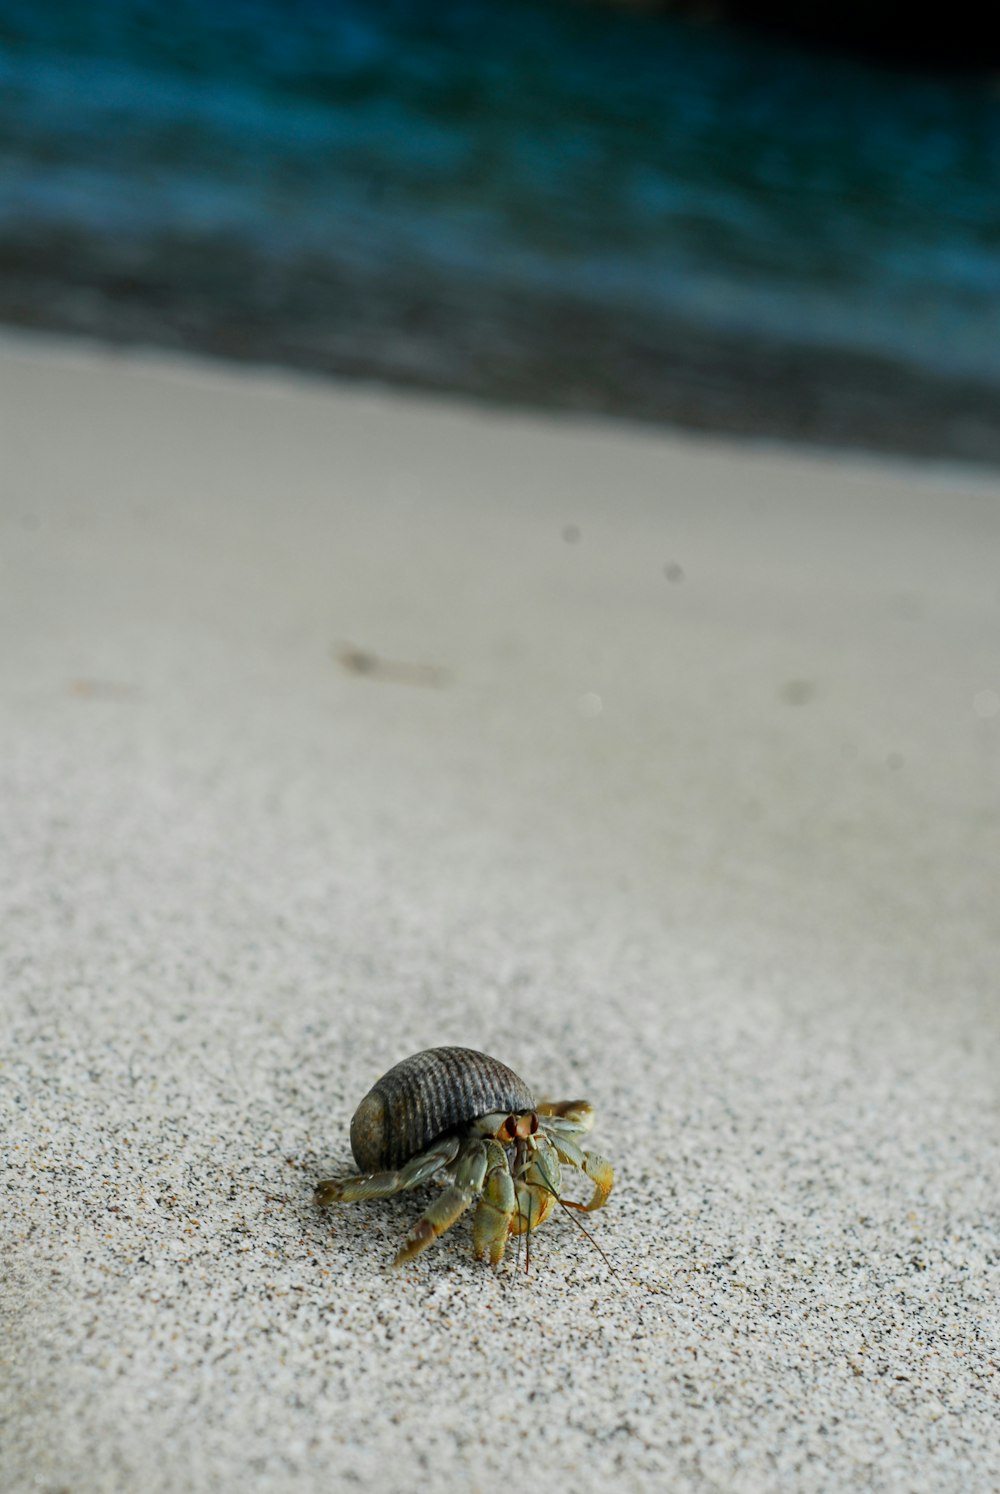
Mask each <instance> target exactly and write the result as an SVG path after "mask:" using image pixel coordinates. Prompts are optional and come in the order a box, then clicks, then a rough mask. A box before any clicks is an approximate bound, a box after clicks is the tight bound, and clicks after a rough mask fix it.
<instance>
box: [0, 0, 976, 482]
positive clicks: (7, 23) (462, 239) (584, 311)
mask: <svg viewBox="0 0 1000 1494" xmlns="http://www.w3.org/2000/svg"><path fill="white" fill-rule="evenodd" d="M0 272H2V274H0V316H2V317H3V318H5V319H7V320H8V321H13V322H18V323H21V324H28V325H41V326H56V327H62V328H66V329H69V330H79V331H85V332H96V333H97V334H99V335H105V336H110V337H115V338H124V339H131V340H142V341H147V342H149V341H151V342H157V343H161V344H167V345H172V346H185V347H200V348H205V349H208V350H211V351H216V352H221V353H224V354H228V355H231V356H238V357H251V358H263V359H277V360H280V361H286V362H291V363H296V364H300V365H303V366H308V367H316V368H322V369H327V370H329V371H331V372H337V373H346V374H355V375H357V374H362V375H374V376H376V377H388V378H392V379H397V380H403V381H406V382H412V383H416V384H421V385H424V386H431V387H441V388H450V389H463V390H467V391H469V392H471V393H474V394H479V395H485V396H487V397H492V398H500V399H516V400H524V401H529V402H541V403H546V404H550V403H555V404H562V405H566V406H569V407H575V408H585V409H600V410H606V411H621V412H625V413H628V414H632V415H636V416H640V417H649V418H665V419H675V420H680V421H682V422H686V423H689V424H696V425H707V426H717V427H722V428H731V429H741V430H751V431H758V432H761V433H765V434H779V435H793V436H794V435H802V436H806V437H810V438H816V439H821V440H834V441H839V440H844V441H849V442H856V443H859V444H864V445H876V446H880V445H881V446H890V447H903V448H909V449H914V450H933V451H938V452H942V453H946V454H954V455H968V456H973V457H986V458H987V459H996V460H1000V431H998V429H997V427H998V425H1000V422H997V420H996V418H995V417H996V413H997V410H998V409H1000V93H998V91H997V90H996V89H995V88H991V86H990V85H989V84H988V83H976V82H970V81H968V80H964V81H958V80H947V79H933V78H930V77H920V76H909V75H906V74H902V73H900V74H893V73H887V72H881V71H878V70H876V69H873V68H869V67H865V66H862V65H859V64H856V63H853V62H848V61H845V60H842V59H832V58H828V57H823V56H818V55H810V54H808V53H800V52H796V51H794V50H790V49H786V48H783V47H776V46H775V45H774V44H773V43H765V42H763V41H758V40H752V39H748V38H746V37H742V36H736V35H732V34H729V33H726V32H723V31H721V30H719V29H716V28H701V29H699V28H693V27H691V26H689V25H684V24H682V23H680V22H674V21H670V20H667V19H664V18H661V17H652V16H642V15H635V14H632V15H630V14H619V13H616V12H613V11H610V12H609V11H607V10H603V9H597V8H586V7H579V6H577V5H573V4H559V3H544V0H534V3H529V0H509V3H503V4H502V3H499V0H462V3H458V0H453V3H448V0H440V3H436V4H433V5H430V4H427V3H426V0H422V3H418V0H384V3H380V4H379V5H377V6H372V5H369V4H363V3H360V0H214V3H213V4H212V5H211V6H206V5H204V4H194V3H191V0H174V3H172V4H171V5H170V6H166V5H165V4H154V3H151V0H92V3H91V4H89V5H87V6H81V5H79V4H78V3H76V0H47V3H46V4H45V5H44V6H40V5H38V4H37V0H0Z"/></svg>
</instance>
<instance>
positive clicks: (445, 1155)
mask: <svg viewBox="0 0 1000 1494" xmlns="http://www.w3.org/2000/svg"><path fill="white" fill-rule="evenodd" d="M459 1145H460V1143H459V1140H458V1137H457V1136H446V1137H443V1138H442V1140H440V1141H436V1142H435V1143H434V1145H433V1146H432V1147H429V1148H428V1149H427V1151H426V1152H421V1153H420V1155H419V1157H411V1158H410V1160H409V1162H407V1163H406V1165H405V1167H401V1168H400V1169H399V1171H398V1172H370V1173H367V1174H359V1175H358V1176H357V1177H349V1178H327V1179H326V1180H325V1181H324V1182H322V1183H317V1184H316V1202H317V1203H318V1204H320V1205H324V1206H325V1205H326V1204H332V1203H357V1202H359V1201H360V1200H362V1199H369V1198H391V1197H392V1195H393V1194H394V1193H404V1192H405V1191H406V1190H407V1189H408V1188H419V1186H420V1184H421V1183H426V1181H427V1179H428V1178H431V1177H433V1176H434V1174H435V1173H436V1172H439V1171H440V1170H441V1168H442V1167H447V1165H448V1163H449V1162H451V1161H452V1160H453V1158H454V1157H456V1156H457V1155H458V1148H459Z"/></svg>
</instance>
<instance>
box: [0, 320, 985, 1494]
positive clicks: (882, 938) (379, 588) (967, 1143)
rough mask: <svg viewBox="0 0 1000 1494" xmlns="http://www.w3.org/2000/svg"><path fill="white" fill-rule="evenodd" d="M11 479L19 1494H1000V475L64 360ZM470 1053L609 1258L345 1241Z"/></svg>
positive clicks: (2, 566) (6, 564)
mask: <svg viewBox="0 0 1000 1494" xmlns="http://www.w3.org/2000/svg"><path fill="white" fill-rule="evenodd" d="M0 452H2V462H0V626H2V632H0V636H2V639H3V646H2V649H0V908H2V912H0V918H2V924H0V928H2V936H0V946H2V952H3V984H2V996H0V1002H2V1015H3V1027H2V1034H0V1135H2V1137H3V1166H2V1170H3V1185H4V1187H3V1197H4V1208H3V1212H2V1214H0V1247H2V1248H0V1285H2V1294H0V1345H2V1347H0V1429H2V1430H0V1486H2V1487H3V1488H4V1489H5V1490H11V1491H22V1490H36V1489H37V1490H44V1491H46V1494H56V1491H62V1490H70V1489H72V1490H73V1491H74V1494H96V1491H102V1494H103V1491H135V1490H142V1491H144V1494H146V1491H149V1494H155V1491H164V1494H166V1491H171V1494H172V1491H182V1490H183V1491H188V1490H191V1491H201V1490H206V1491H207V1490H223V1491H228V1490H238V1489H246V1488H250V1489H253V1490H255V1491H268V1490H275V1491H277V1490H294V1491H309V1490H313V1489H315V1490H320V1489H331V1488H333V1489H337V1488H341V1487H344V1488H347V1487H361V1488H367V1489H373V1490H378V1491H382V1490H385V1491H397V1490H398V1491H405V1490H412V1489H413V1488H415V1487H417V1486H419V1487H420V1488H421V1489H424V1490H439V1489H440V1490H455V1489H474V1490H482V1491H491V1490H495V1489H498V1488H502V1487H504V1488H506V1487H520V1486H524V1487H529V1486H534V1485H536V1484H537V1485H539V1486H542V1487H544V1486H546V1485H548V1486H550V1487H573V1488H575V1489H578V1490H591V1489H593V1490H598V1489H604V1490H606V1489H608V1488H615V1489H618V1488H620V1489H623V1490H632V1489H636V1490H644V1489H650V1490H652V1489H663V1488H669V1489H670V1490H672V1491H677V1494H685V1491H706V1490H720V1491H721V1490H725V1491H737V1494H738V1491H756V1490H788V1491H813V1490H815V1491H820V1490H838V1489H852V1490H856V1489H863V1490H873V1491H874V1490H885V1491H889V1490H907V1491H927V1494H941V1491H951V1490H954V1491H959V1490H962V1491H970V1490H971V1491H976V1490H983V1491H986V1490H995V1489H996V1488H997V1487H998V1486H1000V1407H998V1391H1000V1370H998V1365H1000V1312H998V1305H997V1304H998V1286H1000V1281H998V1277H1000V1269H998V1267H1000V1256H998V1228H1000V1205H998V1199H1000V1115H998V1106H997V1074H998V1073H1000V1012H998V1004H997V980H998V976H997V972H998V969H1000V918H998V916H997V876H998V866H1000V857H998V844H1000V566H998V556H1000V479H997V478H996V476H993V477H990V476H984V475H981V474H977V473H974V472H971V471H969V472H963V471H961V470H959V469H954V470H948V469H945V468H935V467H933V466H907V465H905V464H903V463H899V464H891V463H883V464H874V463H866V462H861V461H855V460H851V459H848V458H844V457H840V458H837V459H833V458H827V457H825V456H823V455H822V454H806V453H803V452H800V451H791V450H782V449H778V448H766V447H763V446H756V447H755V446H753V445H751V444H745V445H741V444H739V443H736V442H732V443H723V442H712V441H707V440H706V441H702V440H696V439H693V438H680V437H676V436H671V435H669V434H658V433H655V432H651V431H648V430H640V429H637V428H630V427H628V426H625V425H614V424H610V423H608V424H600V423H594V424H589V423H586V422H584V421H572V420H564V421H557V420H551V421H550V420H546V419H542V418H532V417H530V416H528V415H513V414H510V413H495V414H492V413H489V412H488V411H483V410H481V409H473V408H471V407H464V406H462V405H460V404H457V403H449V402H447V401H435V400H431V399H426V400H424V399H421V398H417V397H409V396H406V397H404V396H400V395H396V394H392V393H387V392H383V391H381V390H379V389H375V388H372V389H368V388H363V387H357V388H352V387H350V386H343V387H340V386H336V385H329V384H324V383H323V382H320V381H310V380H308V379H306V378H304V377H296V376H292V375H283V374H279V373H270V372H252V371H247V370H235V369H229V368H227V367H225V366H222V365H218V364H216V365H213V364H210V363H196V362H194V361H191V362H187V361H184V360H180V359H177V360H170V359H164V358H157V357H154V356H152V355H150V356H140V355H124V354H114V353H111V352H105V351H101V350H99V349H97V348H88V347H87V346H86V345H84V344H81V345H79V346H74V345H72V344H63V343H60V342H57V341H54V342H48V341H42V340H39V341H37V342H36V341H32V340H29V339H25V340H21V339H16V338H13V337H8V338H7V339H5V340H4V341H2V342H0ZM442 1043H459V1044H466V1045H469V1046H472V1047H476V1048H480V1049H484V1050H485V1051H487V1052H489V1053H493V1054H495V1055H496V1056H497V1057H498V1058H501V1059H503V1060H504V1061H505V1062H507V1063H509V1064H510V1065H511V1066H512V1067H513V1068H514V1069H515V1070H517V1072H519V1073H520V1074H522V1075H523V1076H524V1077H525V1079H526V1080H527V1081H528V1082H529V1083H530V1084H531V1085H533V1086H534V1087H535V1088H536V1090H537V1092H539V1093H540V1094H547V1095H551V1096H554V1097H556V1098H563V1097H575V1096H577V1095H585V1096H586V1097H588V1098H589V1099H590V1100H591V1101H592V1102H593V1103H594V1105H595V1107H596V1109H597V1127H596V1129H595V1132H594V1144H595V1145H596V1146H599V1148H600V1150H601V1151H602V1152H604V1153H605V1154H606V1155H607V1156H609V1157H610V1158H611V1159H612V1160H613V1162H614V1164H615V1167H616V1171H617V1186H616V1189H615V1192H614V1193H613V1195H612V1197H611V1200H610V1202H609V1204H608V1207H607V1208H606V1209H605V1210H604V1211H603V1212H602V1213H600V1214H596V1215H594V1216H593V1218H592V1219H590V1220H588V1221H587V1224H588V1228H589V1229H590V1230H591V1232H592V1234H593V1236H594V1239H595V1241H596V1242H597V1244H598V1245H599V1246H600V1250H601V1251H602V1252H603V1253H604V1254H603V1255H602V1254H600V1253H599V1252H598V1251H597V1250H596V1249H594V1248H593V1247H592V1245H591V1244H590V1243H588V1241H587V1240H586V1239H585V1238H584V1237H583V1236H582V1235H581V1234H580V1233H578V1231H577V1230H576V1229H575V1228H574V1226H573V1223H572V1221H571V1220H570V1219H569V1218H568V1217H566V1216H564V1215H563V1216H560V1217H557V1218H555V1219H553V1220H552V1221H551V1222H550V1223H548V1224H547V1225H546V1226H545V1228H544V1229H543V1230H541V1231H539V1232H538V1234H537V1236H536V1237H535V1238H534V1240H533V1243H532V1252H531V1263H530V1272H527V1273H526V1272H525V1270H524V1258H523V1256H522V1257H521V1259H520V1263H519V1262H518V1259H517V1257H516V1254H515V1252H514V1251H511V1252H510V1255H509V1258H508V1261H507V1262H505V1264H504V1265H503V1266H502V1267H501V1268H500V1269H499V1270H497V1271H495V1272H494V1271H491V1270H490V1269H488V1268H484V1267H483V1266H480V1265H478V1264H477V1263H476V1262H475V1261H474V1260H473V1258H472V1254H471V1247H470V1230H469V1225H468V1223H467V1222H462V1223H459V1224H458V1225H456V1226H455V1228H454V1229H453V1230H452V1231H451V1233H450V1234H449V1235H447V1236H446V1237H445V1238H444V1239H443V1240H442V1241H441V1242H440V1243H439V1244H438V1245H437V1246H436V1247H435V1248H434V1249H433V1251H431V1252H428V1253H427V1254H426V1255H424V1256H423V1257H422V1258H421V1259H420V1260H418V1261H417V1262H415V1263H414V1264H413V1265H412V1266H409V1267H407V1268H406V1269H404V1270H402V1271H393V1270H392V1269H391V1268H390V1265H389V1262H390V1261H391V1259H392V1256H393V1254H394V1252H395V1249H396V1247H397V1245H398V1243H399V1242H400V1240H401V1238H402V1237H403V1235H404V1234H405V1233H406V1230H407V1228H408V1226H409V1223H410V1222H411V1221H412V1219H413V1218H414V1217H416V1215H417V1214H418V1213H419V1211H420V1208H421V1207H422V1203H423V1202H424V1201H426V1199H425V1196H424V1195H420V1194H414V1195H410V1196H409V1197H404V1198H402V1199H398V1200H392V1201H390V1202H386V1203H379V1204H370V1205H353V1206H343V1207H340V1208H335V1209H332V1210H328V1211H320V1210H318V1209H317V1208H315V1207H314V1204H313V1200H312V1190H313V1187H314V1185H315V1183H316V1181H317V1180H318V1179H319V1178H322V1177H328V1176H330V1175H333V1174H336V1173H338V1172H343V1171H346V1170H348V1169H349V1164H350V1154H349V1148H348V1139H347V1127H348V1123H349V1120H350V1116H351V1113H352V1111H353V1109H354V1107H355V1105H356V1104H357V1101H358V1100H359V1099H360V1097H361V1096H362V1095H363V1094H364V1092H365V1091H366V1090H367V1089H368V1088H369V1086H370V1085H371V1084H372V1082H373V1081H374V1080H375V1079H376V1078H377V1076H378V1075H379V1074H380V1073H381V1072H383V1071H384V1070H385V1069H386V1068H388V1067H389V1066H390V1065H391V1064H393V1063H395V1062H396V1060H398V1059H400V1058H402V1057H403V1056H405V1055H406V1054H408V1053H412V1052H415V1051H416V1050H418V1049H421V1048H425V1047H429V1046H433V1045H436V1044H442ZM605 1257H606V1258H605Z"/></svg>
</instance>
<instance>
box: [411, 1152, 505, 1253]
mask: <svg viewBox="0 0 1000 1494" xmlns="http://www.w3.org/2000/svg"><path fill="white" fill-rule="evenodd" d="M486 1166H487V1152H486V1146H485V1144H484V1143H483V1142H482V1141H467V1142H465V1143H464V1144H462V1147H461V1150H460V1152H459V1154H458V1160H457V1162H456V1163H455V1167H454V1181H453V1182H451V1183H449V1185H448V1187H447V1188H445V1189H444V1190H443V1191H442V1192H441V1193H440V1194H439V1195H438V1197H437V1198H436V1199H435V1200H434V1202H433V1203H432V1204H431V1206H430V1208H429V1209H427V1210H426V1212H425V1213H423V1214H422V1215H421V1216H420V1218H419V1219H418V1220H417V1222H416V1224H415V1225H414V1226H413V1228H412V1229H411V1230H410V1233H409V1234H408V1235H407V1237H406V1240H405V1241H404V1243H403V1245H402V1247H401V1249H400V1250H399V1253H398V1254H397V1256H396V1259H395V1260H394V1261H393V1265H394V1266H405V1265H406V1263H407V1261H412V1260H413V1258H414V1256H416V1255H419V1254H420V1252H421V1251H422V1250H426V1249H427V1247H428V1245H431V1244H433V1242H434V1241H435V1240H436V1239H437V1238H438V1236H439V1235H443V1234H444V1232H445V1230H446V1229H451V1227H452V1225H453V1224H454V1223H455V1221H456V1219H460V1218H461V1216H462V1215H463V1214H464V1213H465V1211H466V1209H467V1208H468V1207H469V1205H470V1204H471V1203H472V1201H473V1199H474V1198H475V1196H476V1194H477V1193H479V1192H481V1191H482V1187H483V1179H484V1178H485V1177H486Z"/></svg>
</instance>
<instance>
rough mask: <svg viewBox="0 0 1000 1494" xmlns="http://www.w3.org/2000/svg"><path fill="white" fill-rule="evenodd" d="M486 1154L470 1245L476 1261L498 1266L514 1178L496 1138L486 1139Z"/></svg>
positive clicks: (507, 1229)
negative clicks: (481, 1191)
mask: <svg viewBox="0 0 1000 1494" xmlns="http://www.w3.org/2000/svg"><path fill="white" fill-rule="evenodd" d="M486 1153H487V1162H486V1178H485V1180H484V1182H483V1196H482V1198H481V1199H480V1200H479V1207H478V1208H477V1209H476V1212H475V1216H474V1218H473V1220H472V1244H473V1248H474V1250H475V1252H476V1259H477V1260H479V1261H482V1260H486V1259H487V1258H489V1263H490V1265H491V1266H498V1265H499V1264H500V1262H501V1261H502V1260H503V1253H504V1249H505V1247H506V1244H507V1236H508V1235H509V1234H510V1223H511V1218H512V1217H513V1214H514V1210H515V1208H516V1207H517V1198H516V1195H515V1192H514V1179H513V1178H512V1177H511V1175H510V1168H509V1167H508V1166H507V1157H506V1154H505V1152H504V1149H503V1147H502V1146H501V1145H500V1143H499V1141H487V1142H486Z"/></svg>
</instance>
